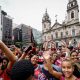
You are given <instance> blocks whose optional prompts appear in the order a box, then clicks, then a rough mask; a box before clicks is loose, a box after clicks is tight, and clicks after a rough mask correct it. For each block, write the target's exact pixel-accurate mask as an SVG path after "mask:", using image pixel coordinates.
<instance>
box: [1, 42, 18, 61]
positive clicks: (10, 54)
mask: <svg viewBox="0 0 80 80" xmlns="http://www.w3.org/2000/svg"><path fill="white" fill-rule="evenodd" d="M0 48H1V49H2V51H3V52H4V53H5V55H6V56H7V58H8V59H9V60H10V61H11V62H15V61H16V57H15V55H14V54H13V52H12V51H11V50H10V49H9V48H8V47H7V46H6V45H5V44H4V43H3V42H2V41H1V40H0Z"/></svg>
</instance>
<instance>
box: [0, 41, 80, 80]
mask: <svg viewBox="0 0 80 80" xmlns="http://www.w3.org/2000/svg"><path fill="white" fill-rule="evenodd" d="M40 58H41V60H40ZM0 80H80V44H78V46H77V47H74V46H68V45H67V44H66V43H65V42H64V41H61V46H59V47H57V48H56V46H55V43H53V44H51V48H48V42H47V45H45V47H44V48H42V49H38V48H37V47H36V46H35V44H34V43H32V44H30V45H29V46H28V47H26V48H25V49H24V50H23V51H21V49H20V48H18V47H16V46H15V45H11V46H10V47H7V46H6V45H5V44H4V43H3V42H2V41H1V40H0Z"/></svg>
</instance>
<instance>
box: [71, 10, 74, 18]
mask: <svg viewBox="0 0 80 80" xmlns="http://www.w3.org/2000/svg"><path fill="white" fill-rule="evenodd" d="M72 18H74V11H72V12H71V19H72Z"/></svg>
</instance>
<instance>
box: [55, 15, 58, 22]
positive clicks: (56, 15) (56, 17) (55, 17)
mask: <svg viewBox="0 0 80 80" xmlns="http://www.w3.org/2000/svg"><path fill="white" fill-rule="evenodd" d="M57 16H58V15H57V14H56V15H55V18H56V20H55V21H56V22H57Z"/></svg>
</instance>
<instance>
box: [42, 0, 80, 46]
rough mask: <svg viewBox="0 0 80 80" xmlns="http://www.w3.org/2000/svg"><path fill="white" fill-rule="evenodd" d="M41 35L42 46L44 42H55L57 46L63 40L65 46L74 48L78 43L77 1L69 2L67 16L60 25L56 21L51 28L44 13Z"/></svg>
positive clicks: (79, 34)
mask: <svg viewBox="0 0 80 80" xmlns="http://www.w3.org/2000/svg"><path fill="white" fill-rule="evenodd" d="M42 34H43V36H42V40H43V43H44V44H45V43H46V41H49V42H50V41H55V42H56V46H58V45H59V42H60V41H61V40H64V41H65V42H66V43H67V44H69V45H73V46H75V47H76V45H77V43H78V42H80V22H79V6H78V3H77V0H69V2H68V4H67V16H66V19H65V20H64V22H63V23H62V24H60V23H58V22H57V20H56V21H55V23H54V25H53V26H51V20H50V18H49V15H48V13H47V11H46V12H45V14H44V15H43V18H42ZM43 46H44V45H43Z"/></svg>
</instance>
